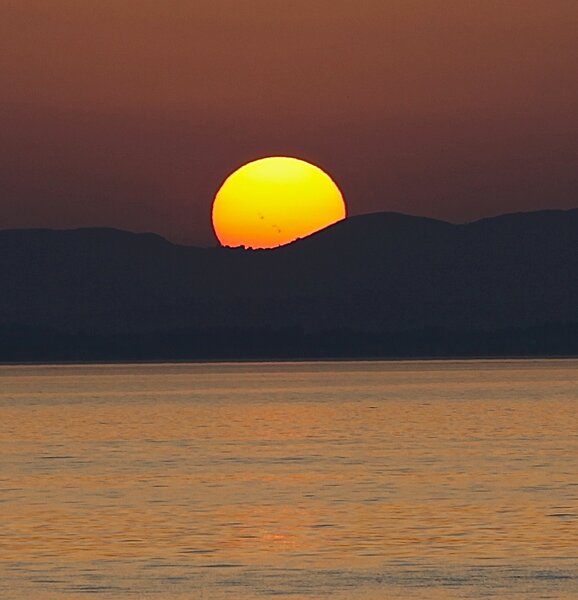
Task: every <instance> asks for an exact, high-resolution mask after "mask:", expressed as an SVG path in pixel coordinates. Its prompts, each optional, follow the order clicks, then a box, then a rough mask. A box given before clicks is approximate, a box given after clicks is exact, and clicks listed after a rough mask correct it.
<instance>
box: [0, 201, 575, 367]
mask: <svg viewBox="0 0 578 600" xmlns="http://www.w3.org/2000/svg"><path fill="white" fill-rule="evenodd" d="M577 249H578V210H569V211H541V212H535V213H519V214H511V215H504V216H499V217H493V218H489V219H483V220H481V221H476V222H473V223H468V224H463V225H453V224H449V223H445V222H442V221H437V220H433V219H426V218H420V217H412V216H407V215H402V214H397V213H376V214H369V215H362V216H356V217H350V218H348V219H347V220H345V221H341V222H339V223H337V224H335V225H333V226H331V227H329V228H327V229H325V230H323V231H321V232H318V233H317V234H315V235H312V236H310V237H308V238H305V239H303V240H299V241H297V242H295V243H294V244H290V245H288V246H284V247H281V248H277V249H274V250H245V249H230V248H196V247H188V246H178V245H175V244H171V243H170V242H168V241H167V240H165V239H163V238H161V237H160V236H158V235H154V234H134V233H129V232H124V231H118V230H114V229H79V230H64V231H54V230H41V229H37V230H6V231H0V278H1V279H0V281H1V282H2V291H1V293H0V340H1V339H3V340H4V343H3V344H2V350H1V351H0V359H3V360H26V359H31V360H32V359H33V360H52V359H54V360H56V359H63V360H64V359H67V360H68V359H91V358H95V359H106V358H111V359H112V358H131V357H134V358H172V357H173V358H180V357H206V358H211V357H231V358H243V357H253V356H260V357H276V356H278V357H281V356H365V355H367V356H379V355H383V356H398V355H399V356H423V355H428V356H430V355H432V356H434V355H435V356H438V355H440V356H442V355H465V356H469V355H478V354H480V355H487V354H492V355H494V354H496V355H500V354H502V355H512V354H574V353H578V344H577V342H576V337H577V336H576V333H577V331H578V330H577V324H578V276H577V274H578V251H577Z"/></svg>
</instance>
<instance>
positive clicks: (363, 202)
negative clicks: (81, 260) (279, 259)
mask: <svg viewBox="0 0 578 600" xmlns="http://www.w3.org/2000/svg"><path fill="white" fill-rule="evenodd" d="M577 30H578V3H576V1H575V0H508V1H503V0H500V1H497V0H496V1H493V0H473V1H469V0H468V1H465V0H419V1H417V0H365V1H361V0H357V1H353V0H291V2H282V1H280V0H194V1H192V0H186V1H185V0H166V1H163V2H159V1H158V0H115V1H111V0H98V1H96V0H87V1H83V2H79V1H78V0H51V2H45V1H34V0H4V1H3V2H1V3H0V39H1V40H2V42H1V47H2V51H1V52H0V83H1V85H0V140H1V144H0V194H1V200H0V203H1V206H2V211H1V212H0V228H13V227H86V226H111V227H118V228H123V229H129V230H135V231H155V232H158V233H160V234H162V235H164V236H166V237H168V238H170V239H172V240H175V241H178V242H185V243H196V244H214V243H216V241H215V238H214V236H213V233H212V231H211V225H210V213H211V204H212V200H213V197H214V195H215V193H216V191H217V189H218V188H219V186H220V184H221V183H222V181H223V180H224V179H225V178H226V176H227V175H228V174H230V173H231V172H232V171H233V170H235V169H236V168H237V167H238V166H240V165H241V164H243V163H246V162H249V161H251V160H254V159H256V158H260V157H263V156H268V155H277V154H279V155H289V156H297V157H299V158H303V159H305V160H308V161H310V162H313V163H315V164H318V165H319V166H321V167H322V168H323V169H324V170H326V171H327V172H329V173H330V174H331V175H332V177H333V178H334V179H335V180H336V182H337V183H338V184H339V185H340V187H341V188H342V190H343V193H344V195H345V198H346V200H347V203H348V210H349V214H361V213H367V212H375V211H385V210H394V211H400V212H404V213H409V214H419V215H424V216H432V217H436V218H442V219H445V220H451V221H456V222H460V221H467V220H471V219H475V218H478V217H481V216H486V215H493V214H499V213H504V212H513V211H525V210H535V209H542V208H571V207H576V206H578V142H577V139H578V110H576V107H577V106H578V68H577V64H578V39H577V36H576V31H577Z"/></svg>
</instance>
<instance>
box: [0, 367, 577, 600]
mask: <svg viewBox="0 0 578 600" xmlns="http://www.w3.org/2000/svg"><path fill="white" fill-rule="evenodd" d="M272 596H274V597H281V598H283V597H287V598H291V599H294V600H298V599H304V598H338V599H351V600H356V599H363V600H377V599H380V600H381V599H396V600H397V599H399V600H401V599H412V598H423V599H428V600H430V599H431V600H436V599H456V598H504V599H510V598H520V599H538V598H557V599H565V600H566V599H568V600H570V599H576V598H578V362H577V361H561V360H560V361H559V360H553V361H496V362H490V361H486V362H484V361H469V362H400V363H387V362H351V363H287V364H256V363H252V364H179V365H124V366H118V365H117V366H109V365H101V366H57V367H53V366H38V367H36V366H35V367H29V366H27V367H0V598H2V599H7V600H8V599H18V600H19V599H38V600H45V599H52V598H54V599H71V598H75V599H76V598H83V597H102V598H109V599H110V598H159V599H168V600H172V599H175V600H176V599H196V598H203V599H219V600H220V599H225V598H227V599H239V600H248V599H255V598H267V597H272Z"/></svg>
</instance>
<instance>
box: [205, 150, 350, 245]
mask: <svg viewBox="0 0 578 600" xmlns="http://www.w3.org/2000/svg"><path fill="white" fill-rule="evenodd" d="M345 216H346V208H345V201H344V199H343V195H342V194H341V191H340V190H339V188H338V187H337V185H336V184H335V182H334V181H333V180H332V179H331V177H329V175H327V173H325V172H324V171H322V170H321V169H320V168H319V167H316V166H315V165H312V164H310V163H308V162H306V161H304V160H300V159H298V158H290V157H287V156H272V157H268V158H261V159H259V160H255V161H253V162H250V163H247V164H246V165H244V166H242V167H241V168H239V169H237V170H236V171H235V172H234V173H232V174H231V175H229V177H227V179H226V180H225V182H224V183H223V185H222V186H221V188H220V189H219V191H218V192H217V196H216V197H215V201H214V203H213V228H214V229H215V233H216V235H217V238H218V239H219V242H220V243H221V244H222V245H223V246H232V247H237V246H245V247H247V248H276V247H277V246H283V245H285V244H289V243H291V242H294V241H295V240H297V239H299V238H303V237H306V236H308V235H311V234H312V233H315V232H316V231H319V230H320V229H324V228H325V227H328V226H329V225H332V224H333V223H336V222H337V221H341V220H342V219H344V218H345Z"/></svg>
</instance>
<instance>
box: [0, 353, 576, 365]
mask: <svg viewBox="0 0 578 600" xmlns="http://www.w3.org/2000/svg"><path fill="white" fill-rule="evenodd" d="M577 360H578V355H568V356H562V355H560V356H557V355H551V356H538V355H536V356H447V357H439V356H436V357H361V358H360V357H352V358H347V357H335V358H332V357H320V358H306V357H301V358H238V359H237V358H231V359H227V358H222V359H221V358H218V359H212V358H208V359H202V358H198V359H197V358H194V359H174V360H171V359H166V360H164V359H163V360H130V359H127V360H121V359H119V360H63V361H20V362H15V361H0V367H19V366H21V367H28V366H39V367H42V366H46V367H51V366H55V367H59V366H71V367H73V366H107V365H108V366H130V365H135V366H139V365H187V364H199V365H205V364H208V365H213V364H214V365H225V364H232V365H237V364H300V363H376V362H383V363H420V362H424V363H425V362H427V363H445V362H464V363H472V362H507V361H510V362H530V361H568V362H571V361H577Z"/></svg>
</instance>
